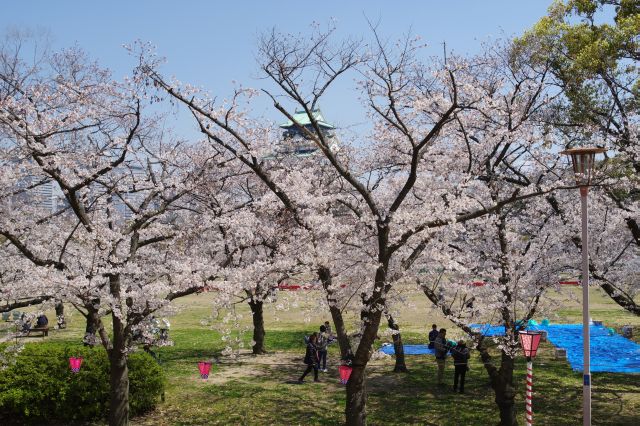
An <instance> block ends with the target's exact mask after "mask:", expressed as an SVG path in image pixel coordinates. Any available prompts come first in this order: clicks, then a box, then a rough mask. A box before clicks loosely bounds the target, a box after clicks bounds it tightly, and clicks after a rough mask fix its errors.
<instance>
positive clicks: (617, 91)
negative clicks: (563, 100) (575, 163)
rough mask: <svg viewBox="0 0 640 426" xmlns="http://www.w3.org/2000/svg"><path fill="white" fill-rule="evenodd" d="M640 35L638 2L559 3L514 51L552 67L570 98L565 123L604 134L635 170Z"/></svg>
mask: <svg viewBox="0 0 640 426" xmlns="http://www.w3.org/2000/svg"><path fill="white" fill-rule="evenodd" d="M639 35H640V1H639V0H567V1H564V2H563V1H557V2H555V3H554V4H553V5H552V6H551V7H550V8H549V13H548V15H547V16H545V17H543V18H542V19H540V21H538V23H536V24H535V25H534V26H533V28H531V29H530V30H529V31H527V32H526V33H525V34H524V35H523V36H522V37H520V38H518V39H516V40H515V43H514V50H513V54H514V60H519V61H522V62H523V63H527V64H532V65H534V66H535V65H542V64H544V65H547V66H549V67H550V70H551V72H553V73H554V75H555V76H556V78H557V81H558V84H559V85H560V87H561V89H562V90H563V91H564V93H565V95H566V97H567V100H568V104H567V105H566V109H565V111H564V112H565V114H563V115H561V116H559V117H561V119H562V120H564V122H563V123H562V124H563V125H569V126H572V125H573V126H576V127H575V128H578V127H577V126H579V125H581V127H579V128H580V129H582V130H586V131H588V132H594V131H595V132H598V133H601V135H602V136H603V137H605V138H606V139H608V140H609V141H611V142H612V143H613V144H615V145H616V146H617V147H618V148H619V149H620V151H621V152H627V153H628V154H630V157H631V158H630V159H631V160H632V163H633V165H634V168H635V169H636V171H638V170H640V168H639V167H640V165H639V163H638V158H637V155H635V154H632V152H630V151H634V149H633V147H632V145H633V144H634V143H635V144H637V141H634V139H635V138H636V137H637V135H634V134H633V133H634V125H635V126H637V113H638V107H639V100H638V99H639V98H638V95H639V94H640V80H639V79H638V71H639V68H638V59H639V58H640V36H639ZM584 125H588V126H587V127H585V126H584Z"/></svg>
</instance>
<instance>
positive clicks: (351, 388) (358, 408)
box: [345, 363, 367, 426]
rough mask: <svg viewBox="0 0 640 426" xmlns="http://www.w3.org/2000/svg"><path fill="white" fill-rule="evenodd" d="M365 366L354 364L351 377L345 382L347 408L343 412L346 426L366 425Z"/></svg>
mask: <svg viewBox="0 0 640 426" xmlns="http://www.w3.org/2000/svg"><path fill="white" fill-rule="evenodd" d="M365 367H366V365H358V364H356V363H354V365H353V370H352V371H351V376H349V381H348V382H347V406H346V410H345V414H346V420H347V422H346V424H347V426H363V425H366V424H367V409H366V404H367V387H366V382H365V379H366V374H365Z"/></svg>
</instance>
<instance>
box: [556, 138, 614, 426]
mask: <svg viewBox="0 0 640 426" xmlns="http://www.w3.org/2000/svg"><path fill="white" fill-rule="evenodd" d="M605 151H606V149H604V148H573V149H568V150H566V151H562V152H561V154H565V155H569V156H571V162H572V163H573V172H574V173H575V176H576V185H578V186H579V187H580V200H581V204H582V340H583V343H582V345H583V346H582V352H583V363H584V368H583V375H582V377H583V384H582V418H583V425H584V426H590V425H591V351H590V341H589V230H588V228H587V227H588V224H589V218H588V211H587V206H588V204H587V195H588V194H589V185H590V184H591V175H592V173H593V164H594V162H595V157H596V154H599V153H602V152H605Z"/></svg>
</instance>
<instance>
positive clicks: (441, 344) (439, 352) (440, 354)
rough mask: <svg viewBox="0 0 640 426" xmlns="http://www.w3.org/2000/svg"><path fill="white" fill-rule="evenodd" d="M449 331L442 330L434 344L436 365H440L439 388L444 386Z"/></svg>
mask: <svg viewBox="0 0 640 426" xmlns="http://www.w3.org/2000/svg"><path fill="white" fill-rule="evenodd" d="M446 336H447V330H446V329H444V328H441V329H440V331H439V332H438V337H436V340H435V341H434V342H433V344H434V347H435V350H436V363H437V364H438V386H443V385H444V367H445V360H446V359H447V352H449V344H448V343H447V337H446Z"/></svg>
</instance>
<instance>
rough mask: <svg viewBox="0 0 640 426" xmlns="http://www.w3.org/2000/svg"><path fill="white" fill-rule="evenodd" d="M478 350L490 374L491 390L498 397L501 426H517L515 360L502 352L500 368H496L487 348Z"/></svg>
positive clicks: (496, 399)
mask: <svg viewBox="0 0 640 426" xmlns="http://www.w3.org/2000/svg"><path fill="white" fill-rule="evenodd" d="M478 349H479V351H480V356H481V358H482V362H483V363H484V366H485V369H486V370H487V373H489V378H490V380H491V388H492V389H493V392H494V393H495V396H496V398H495V401H496V404H497V405H498V409H499V410H500V426H517V425H518V420H517V418H516V404H515V398H516V390H515V386H514V384H513V367H514V359H513V358H511V357H510V356H509V355H507V354H506V353H505V352H502V354H501V358H500V368H496V367H495V366H494V365H493V363H492V359H491V355H489V353H488V352H487V350H486V349H485V348H478Z"/></svg>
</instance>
